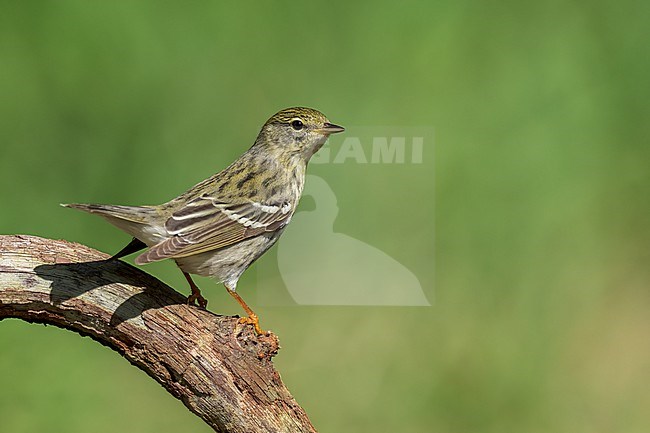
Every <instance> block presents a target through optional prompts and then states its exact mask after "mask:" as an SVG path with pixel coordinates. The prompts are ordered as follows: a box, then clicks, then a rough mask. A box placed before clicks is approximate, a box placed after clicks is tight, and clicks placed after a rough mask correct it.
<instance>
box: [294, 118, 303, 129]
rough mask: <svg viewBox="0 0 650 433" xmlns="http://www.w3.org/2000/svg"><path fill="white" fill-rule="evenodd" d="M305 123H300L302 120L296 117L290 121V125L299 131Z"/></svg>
mask: <svg viewBox="0 0 650 433" xmlns="http://www.w3.org/2000/svg"><path fill="white" fill-rule="evenodd" d="M304 126H305V125H304V124H303V123H302V120H300V119H296V120H294V121H293V122H291V127H292V128H293V129H295V130H296V131H300V130H301V129H302V128H303V127H304Z"/></svg>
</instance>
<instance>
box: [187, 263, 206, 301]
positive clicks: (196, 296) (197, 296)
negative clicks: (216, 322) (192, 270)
mask: <svg viewBox="0 0 650 433" xmlns="http://www.w3.org/2000/svg"><path fill="white" fill-rule="evenodd" d="M183 275H185V279H186V280H187V282H188V283H190V289H192V294H191V295H190V296H188V297H187V305H192V304H194V301H196V302H198V303H199V307H201V308H203V309H205V307H207V306H208V300H207V299H205V298H204V297H203V296H201V290H200V289H199V287H198V286H197V285H196V284H195V283H194V281H193V280H192V277H190V274H188V273H187V272H183Z"/></svg>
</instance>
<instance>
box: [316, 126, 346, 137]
mask: <svg viewBox="0 0 650 433" xmlns="http://www.w3.org/2000/svg"><path fill="white" fill-rule="evenodd" d="M343 131H345V128H344V127H342V126H339V125H334V124H333V123H325V124H324V125H323V127H322V128H319V129H318V132H321V133H323V134H328V135H329V134H335V133H337V132H343Z"/></svg>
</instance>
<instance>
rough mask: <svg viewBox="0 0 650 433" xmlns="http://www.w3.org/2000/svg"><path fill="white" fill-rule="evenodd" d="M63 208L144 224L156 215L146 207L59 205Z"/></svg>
mask: <svg viewBox="0 0 650 433" xmlns="http://www.w3.org/2000/svg"><path fill="white" fill-rule="evenodd" d="M61 206H63V207H69V208H72V209H79V210H82V211H84V212H88V213H94V214H98V215H101V216H103V217H105V218H108V219H111V218H117V219H120V220H124V221H130V222H134V223H141V224H146V223H148V222H150V221H151V219H152V218H153V217H154V216H155V215H156V210H155V209H154V208H153V207H148V206H119V205H112V204H80V203H72V204H61Z"/></svg>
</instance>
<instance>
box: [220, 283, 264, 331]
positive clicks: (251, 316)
mask: <svg viewBox="0 0 650 433" xmlns="http://www.w3.org/2000/svg"><path fill="white" fill-rule="evenodd" d="M226 290H227V291H228V293H230V296H232V297H233V298H235V300H236V301H237V302H239V305H241V307H242V308H243V309H244V311H246V314H248V317H242V318H240V319H239V323H244V324H252V325H253V326H254V327H255V332H257V335H262V334H266V331H263V330H262V328H260V322H259V318H258V317H257V314H255V312H253V310H251V307H249V306H248V304H246V302H244V300H243V299H242V298H241V296H239V294H238V293H237V292H235V291H234V290H232V289H230V288H229V287H228V286H226Z"/></svg>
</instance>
